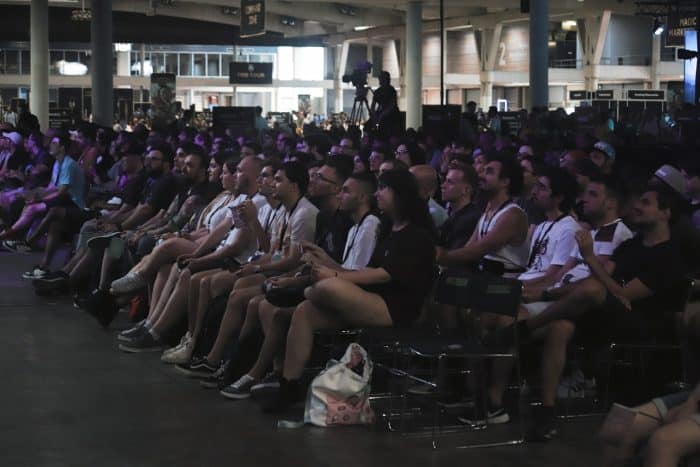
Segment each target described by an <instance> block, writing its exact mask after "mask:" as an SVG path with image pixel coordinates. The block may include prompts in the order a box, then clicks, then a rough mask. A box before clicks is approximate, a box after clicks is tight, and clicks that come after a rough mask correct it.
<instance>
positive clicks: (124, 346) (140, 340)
mask: <svg viewBox="0 0 700 467" xmlns="http://www.w3.org/2000/svg"><path fill="white" fill-rule="evenodd" d="M119 350H122V351H124V352H127V353H141V352H160V351H161V350H163V344H161V343H160V341H159V340H157V339H155V338H154V337H153V335H152V334H151V333H150V332H144V333H143V334H141V335H140V336H138V337H136V338H134V339H133V340H132V341H130V342H123V343H121V344H119Z"/></svg>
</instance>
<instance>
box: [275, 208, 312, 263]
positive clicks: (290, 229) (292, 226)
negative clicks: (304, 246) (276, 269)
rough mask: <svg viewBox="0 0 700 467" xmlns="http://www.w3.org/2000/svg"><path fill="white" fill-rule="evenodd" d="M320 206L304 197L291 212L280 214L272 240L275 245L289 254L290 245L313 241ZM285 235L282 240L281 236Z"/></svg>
mask: <svg viewBox="0 0 700 467" xmlns="http://www.w3.org/2000/svg"><path fill="white" fill-rule="evenodd" d="M317 214H318V208H317V207H316V206H314V205H313V204H312V203H311V201H309V200H308V199H306V197H302V198H300V199H299V202H298V203H297V204H296V206H294V207H293V208H292V209H291V210H290V211H289V212H285V214H284V215H283V216H280V218H279V220H278V221H277V224H276V226H275V230H274V235H273V236H272V238H271V240H270V242H271V244H272V246H273V247H274V246H275V244H277V249H278V250H281V251H282V252H284V254H285V256H286V255H288V254H289V251H291V250H290V247H294V246H297V245H299V244H300V243H301V242H302V241H304V240H305V241H307V242H313V241H314V235H316V215H317ZM281 235H283V237H282V239H281V242H280V236H281Z"/></svg>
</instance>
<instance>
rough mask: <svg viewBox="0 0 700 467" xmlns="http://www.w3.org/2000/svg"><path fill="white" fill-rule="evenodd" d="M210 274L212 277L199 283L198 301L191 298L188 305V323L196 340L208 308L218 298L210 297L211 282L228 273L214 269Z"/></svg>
mask: <svg viewBox="0 0 700 467" xmlns="http://www.w3.org/2000/svg"><path fill="white" fill-rule="evenodd" d="M209 272H210V273H211V275H210V276H207V277H205V278H204V279H202V281H200V283H199V295H198V297H197V300H196V301H195V300H194V299H193V298H192V297H191V296H190V302H189V304H188V317H187V318H188V319H187V322H188V325H189V330H190V333H191V334H192V337H194V338H195V339H196V337H197V336H198V335H199V333H200V332H202V326H204V316H205V315H206V313H207V308H209V303H210V302H211V300H212V299H214V298H216V296H210V290H211V280H212V279H213V277H216V276H218V275H219V274H226V273H227V271H222V270H220V269H214V270H212V271H209ZM229 274H230V273H229ZM234 280H235V278H234ZM229 292H230V290H229Z"/></svg>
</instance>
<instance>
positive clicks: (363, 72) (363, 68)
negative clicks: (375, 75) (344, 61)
mask: <svg viewBox="0 0 700 467" xmlns="http://www.w3.org/2000/svg"><path fill="white" fill-rule="evenodd" d="M370 73H372V63H371V62H360V63H358V64H357V66H356V67H355V69H354V70H353V72H352V73H351V74H349V75H343V77H342V80H343V83H352V85H353V86H355V88H357V89H360V88H364V87H365V86H367V75H369V74H370Z"/></svg>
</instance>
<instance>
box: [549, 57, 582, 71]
mask: <svg viewBox="0 0 700 467" xmlns="http://www.w3.org/2000/svg"><path fill="white" fill-rule="evenodd" d="M549 68H574V69H581V68H583V60H581V59H578V58H561V59H552V60H550V61H549Z"/></svg>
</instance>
